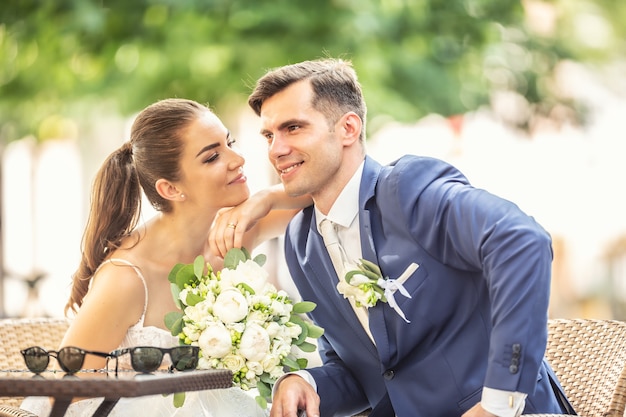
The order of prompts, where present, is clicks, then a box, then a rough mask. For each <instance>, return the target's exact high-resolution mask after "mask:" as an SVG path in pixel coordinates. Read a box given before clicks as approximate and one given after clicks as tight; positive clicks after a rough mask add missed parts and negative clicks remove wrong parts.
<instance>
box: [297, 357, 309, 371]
mask: <svg viewBox="0 0 626 417" xmlns="http://www.w3.org/2000/svg"><path fill="white" fill-rule="evenodd" d="M296 362H298V366H299V367H300V369H306V367H307V365H308V364H309V361H308V359H307V358H298V359H297V360H296Z"/></svg>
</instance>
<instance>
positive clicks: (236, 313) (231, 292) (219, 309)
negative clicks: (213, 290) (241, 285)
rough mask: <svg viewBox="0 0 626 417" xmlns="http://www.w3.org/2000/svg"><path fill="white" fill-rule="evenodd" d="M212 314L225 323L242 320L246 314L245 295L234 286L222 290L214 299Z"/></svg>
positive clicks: (246, 303)
mask: <svg viewBox="0 0 626 417" xmlns="http://www.w3.org/2000/svg"><path fill="white" fill-rule="evenodd" d="M213 314H214V315H215V316H216V317H217V318H218V319H220V320H221V321H222V323H226V324H228V323H237V322H238V321H241V320H243V319H244V318H245V317H246V315H247V314H248V302H247V301H246V297H244V296H243V294H241V293H240V292H239V291H238V290H237V289H235V288H229V289H227V290H225V291H223V292H222V293H221V294H220V295H218V296H217V300H215V304H214V305H213Z"/></svg>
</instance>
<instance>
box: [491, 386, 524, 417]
mask: <svg viewBox="0 0 626 417" xmlns="http://www.w3.org/2000/svg"><path fill="white" fill-rule="evenodd" d="M526 396H527V395H526V394H524V393H522V392H512V391H502V390H499V389H494V388H488V387H483V395H482V399H481V401H480V404H481V405H482V407H483V408H484V409H485V410H487V411H489V412H490V413H491V414H495V415H497V416H498V417H518V416H521V415H522V412H523V411H524V406H525V405H526Z"/></svg>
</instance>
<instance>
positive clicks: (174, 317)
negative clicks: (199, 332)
mask: <svg viewBox="0 0 626 417" xmlns="http://www.w3.org/2000/svg"><path fill="white" fill-rule="evenodd" d="M164 321H165V327H167V328H168V329H170V332H171V334H172V336H178V335H179V334H180V333H181V332H182V331H183V313H182V312H181V311H171V312H169V313H167V314H166V315H165V318H164Z"/></svg>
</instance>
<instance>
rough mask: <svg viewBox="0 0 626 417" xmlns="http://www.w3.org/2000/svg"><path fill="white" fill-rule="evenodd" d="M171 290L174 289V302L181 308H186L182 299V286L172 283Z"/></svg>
mask: <svg viewBox="0 0 626 417" xmlns="http://www.w3.org/2000/svg"><path fill="white" fill-rule="evenodd" d="M170 290H171V291H172V298H173V299H174V304H176V306H177V307H178V308H180V309H181V310H183V309H184V308H185V306H184V305H183V302H182V301H181V300H180V288H179V287H178V285H176V284H174V283H172V284H170Z"/></svg>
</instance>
